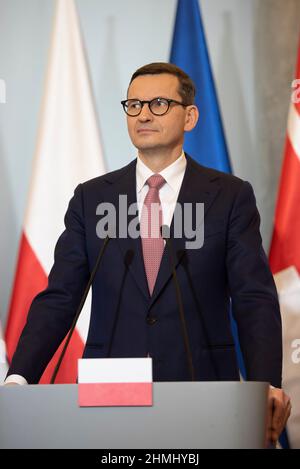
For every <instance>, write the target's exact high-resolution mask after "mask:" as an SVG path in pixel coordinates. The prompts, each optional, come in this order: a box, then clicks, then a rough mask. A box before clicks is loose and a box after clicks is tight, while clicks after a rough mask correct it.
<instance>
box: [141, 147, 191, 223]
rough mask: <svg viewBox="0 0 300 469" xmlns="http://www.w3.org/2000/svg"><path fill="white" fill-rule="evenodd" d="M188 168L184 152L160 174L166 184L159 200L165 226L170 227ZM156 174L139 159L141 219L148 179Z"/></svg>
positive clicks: (161, 190)
mask: <svg viewBox="0 0 300 469" xmlns="http://www.w3.org/2000/svg"><path fill="white" fill-rule="evenodd" d="M185 168H186V158H185V155H184V153H183V152H182V153H181V155H180V157H179V158H177V160H175V161H174V163H172V164H170V165H169V166H167V167H166V168H165V169H163V170H162V171H161V172H160V173H159V174H160V175H161V176H163V178H164V179H165V181H166V183H165V184H164V185H163V186H162V187H161V188H160V190H159V198H160V201H161V208H162V214H163V224H164V225H167V226H170V225H171V221H172V217H173V213H174V210H175V206H176V202H177V199H178V194H179V191H180V188H181V184H182V180H183V176H184V173H185ZM153 174H156V173H154V172H153V171H151V169H150V168H148V166H146V165H145V163H143V161H142V160H141V159H140V158H139V157H138V158H137V164H136V200H137V204H138V209H139V217H141V212H142V207H143V203H144V200H145V197H146V194H147V192H148V190H149V186H148V184H147V183H146V181H147V179H148V178H149V177H150V176H152V175H153Z"/></svg>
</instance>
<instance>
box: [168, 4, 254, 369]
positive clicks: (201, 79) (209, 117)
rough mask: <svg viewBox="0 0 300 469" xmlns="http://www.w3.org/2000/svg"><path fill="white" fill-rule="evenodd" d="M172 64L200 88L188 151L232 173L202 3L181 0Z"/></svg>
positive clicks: (234, 328) (202, 161)
mask: <svg viewBox="0 0 300 469" xmlns="http://www.w3.org/2000/svg"><path fill="white" fill-rule="evenodd" d="M170 62H171V63H173V64H174V65H177V66H178V67H180V68H181V69H182V70H184V71H185V72H186V73H187V74H188V75H189V76H190V77H191V78H192V80H193V81H194V83H195V86H196V105H197V107H198V109H199V113H200V117H199V121H198V123H197V126H196V127H195V129H193V130H192V131H191V132H187V133H186V135H185V140H184V150H185V151H186V152H187V153H188V154H189V155H191V156H192V157H193V158H194V159H195V160H197V161H198V163H200V164H202V165H204V166H208V167H210V168H214V169H218V170H219V171H224V172H227V173H231V166H230V161H229V156H228V151H227V145H226V140H225V135H224V130H223V125H222V119H221V115H220V111H219V106H218V100H217V94H216V90H215V85H214V79H213V74H212V70H211V66H210V61H209V55H208V50H207V46H206V40H205V34H204V29H203V25H202V19H201V14H200V8H199V4H198V0H178V4H177V13H176V20H175V28H174V35H173V43H172V50H171V58H170ZM231 326H232V333H233V337H234V340H235V343H236V351H237V360H238V364H239V368H240V372H241V374H242V376H243V377H244V378H245V377H246V373H245V366H244V361H243V357H242V353H241V350H240V346H239V340H238V334H237V326H236V323H235V321H234V320H233V318H232V315H231Z"/></svg>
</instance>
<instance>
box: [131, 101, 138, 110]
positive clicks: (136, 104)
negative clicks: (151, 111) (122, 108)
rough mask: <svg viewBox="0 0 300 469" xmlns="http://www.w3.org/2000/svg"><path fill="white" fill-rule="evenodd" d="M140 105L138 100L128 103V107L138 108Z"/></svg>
mask: <svg viewBox="0 0 300 469" xmlns="http://www.w3.org/2000/svg"><path fill="white" fill-rule="evenodd" d="M140 107H141V103H140V102H139V101H134V102H133V103H129V104H128V109H139V108H140Z"/></svg>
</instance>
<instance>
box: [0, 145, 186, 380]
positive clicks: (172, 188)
mask: <svg viewBox="0 0 300 469" xmlns="http://www.w3.org/2000/svg"><path fill="white" fill-rule="evenodd" d="M185 168H186V158H185V155H184V152H182V153H181V155H180V156H179V158H177V160H176V161H174V163H172V164H170V165H169V166H167V168H165V169H164V170H163V171H161V172H160V173H159V174H160V175H161V176H163V178H164V179H165V181H166V183H165V184H164V185H163V186H162V187H161V188H160V190H159V198H160V201H161V207H162V213H163V224H164V225H167V226H170V225H171V221H172V217H173V213H174V210H175V206H176V202H177V199H178V194H179V191H180V188H181V184H182V180H183V176H184V173H185ZM153 174H155V173H154V172H153V171H151V169H150V168H148V166H146V165H145V164H144V163H143V162H142V160H141V159H140V158H139V157H138V158H137V164H136V196H137V197H136V200H137V205H138V209H139V217H140V216H141V212H142V207H143V203H144V199H145V197H146V194H147V192H148V190H149V186H148V184H147V183H146V181H147V179H148V178H149V177H150V176H152V175H153ZM11 382H14V383H17V384H20V385H23V384H28V383H27V381H26V379H25V378H23V376H20V375H10V376H8V377H7V378H6V380H5V382H4V384H8V383H11Z"/></svg>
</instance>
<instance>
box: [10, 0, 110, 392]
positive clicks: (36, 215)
mask: <svg viewBox="0 0 300 469" xmlns="http://www.w3.org/2000/svg"><path fill="white" fill-rule="evenodd" d="M103 173H104V164H103V157H102V151H101V144H100V140H99V134H98V128H97V123H96V114H95V110H94V106H93V100H92V94H91V89H90V83H89V77H88V72H87V67H86V63H85V56H84V48H83V45H82V39H81V34H80V28H79V22H78V17H77V13H76V9H75V5H74V0H58V1H57V9H56V15H55V21H54V30H53V36H52V42H51V48H50V56H49V63H48V70H47V76H46V83H45V91H44V98H43V103H42V110H41V116H40V123H39V130H38V137H37V145H36V152H35V157H34V163H33V173H32V178H31V184H30V193H29V200H28V204H27V211H26V216H25V221H24V227H23V233H22V238H21V243H20V249H19V257H18V263H17V270H16V275H15V281H14V287H13V293H12V297H11V303H10V309H9V316H8V322H7V328H6V346H7V353H8V358H9V360H10V359H11V358H12V355H13V353H14V351H15V348H16V345H17V343H18V340H19V337H20V334H21V332H22V329H23V327H24V325H25V321H26V317H27V313H28V309H29V306H30V304H31V301H32V300H33V298H34V297H35V295H36V294H37V293H39V292H40V291H41V290H43V289H44V288H45V287H46V286H47V277H48V274H49V272H50V269H51V266H52V263H53V251H54V246H55V243H56V241H57V239H58V237H59V235H60V233H61V232H62V231H63V229H64V226H63V219H64V213H65V211H66V209H67V205H68V201H69V199H70V198H71V197H72V195H73V191H74V189H75V187H76V186H77V185H78V184H79V183H80V182H83V181H85V180H87V179H90V178H92V177H96V176H98V175H100V174H103ZM89 313H90V311H89V306H88V304H87V305H86V307H85V309H84V310H83V311H82V313H81V316H80V320H79V321H78V324H77V327H76V330H75V332H74V335H73V337H72V340H71V342H70V345H69V348H68V351H67V354H66V356H65V358H64V361H63V363H62V366H61V369H60V372H59V374H58V376H57V379H56V382H60V383H70V382H75V380H76V376H77V358H79V357H81V355H82V351H83V346H84V342H85V340H86V335H87V330H88V323H89ZM61 347H62V346H61ZM61 347H60V349H61ZM60 349H59V350H60ZM58 353H59V351H58V352H57V353H56V355H55V356H54V359H53V360H52V361H51V362H50V364H49V366H48V367H47V369H46V371H45V373H44V375H43V377H42V379H41V382H42V383H48V382H49V380H50V377H51V374H52V371H53V369H54V366H55V363H56V361H57V355H58Z"/></svg>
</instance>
